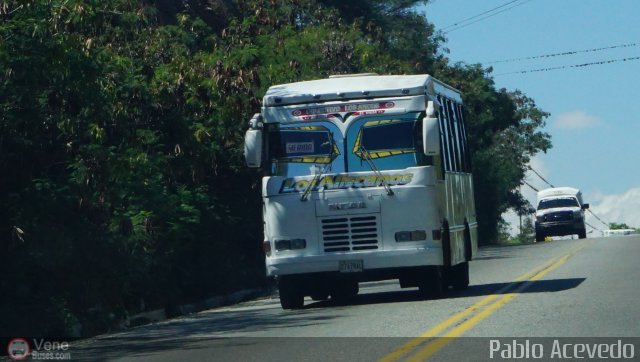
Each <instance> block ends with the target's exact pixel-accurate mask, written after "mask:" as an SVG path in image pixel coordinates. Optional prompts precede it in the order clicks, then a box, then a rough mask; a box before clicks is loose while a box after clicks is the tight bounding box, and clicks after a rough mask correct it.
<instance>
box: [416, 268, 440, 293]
mask: <svg viewBox="0 0 640 362" xmlns="http://www.w3.org/2000/svg"><path fill="white" fill-rule="evenodd" d="M443 269H444V268H443V267H442V266H439V265H436V266H430V267H426V268H424V270H423V271H422V272H421V275H420V279H419V282H418V291H419V292H420V295H421V296H422V297H423V298H426V299H438V298H442V296H444V292H445V289H446V285H445V280H444V275H443Z"/></svg>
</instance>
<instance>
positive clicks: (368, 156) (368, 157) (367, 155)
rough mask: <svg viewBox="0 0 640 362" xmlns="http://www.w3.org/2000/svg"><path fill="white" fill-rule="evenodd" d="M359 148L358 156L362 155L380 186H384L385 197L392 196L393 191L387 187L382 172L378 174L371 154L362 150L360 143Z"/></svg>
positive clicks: (362, 146)
mask: <svg viewBox="0 0 640 362" xmlns="http://www.w3.org/2000/svg"><path fill="white" fill-rule="evenodd" d="M359 148H360V154H362V158H364V160H365V161H367V164H369V168H371V171H373V173H374V174H375V175H376V177H377V178H379V179H380V182H381V183H382V186H384V189H385V190H387V195H389V196H393V190H391V186H389V184H388V183H387V181H386V180H385V179H384V175H383V174H382V172H380V170H379V169H378V167H376V165H375V163H373V158H371V154H370V153H369V151H367V149H366V148H364V145H363V144H362V143H360V147H359Z"/></svg>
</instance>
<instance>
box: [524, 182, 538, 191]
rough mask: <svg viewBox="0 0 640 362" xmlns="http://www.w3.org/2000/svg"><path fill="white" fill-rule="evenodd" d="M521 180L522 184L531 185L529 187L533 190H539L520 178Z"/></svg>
mask: <svg viewBox="0 0 640 362" xmlns="http://www.w3.org/2000/svg"><path fill="white" fill-rule="evenodd" d="M522 182H524V184H525V185H527V186H529V187H531V188H532V189H533V191H535V192H539V191H540V190H538V189H537V188H535V187H533V186H531V184H530V183H528V182H527V181H525V180H522Z"/></svg>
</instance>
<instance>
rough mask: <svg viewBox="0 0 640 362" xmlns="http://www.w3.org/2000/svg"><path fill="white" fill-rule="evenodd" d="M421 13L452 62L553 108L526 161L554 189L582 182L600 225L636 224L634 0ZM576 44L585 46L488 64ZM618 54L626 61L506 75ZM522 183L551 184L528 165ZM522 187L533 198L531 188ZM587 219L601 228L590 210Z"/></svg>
mask: <svg viewBox="0 0 640 362" xmlns="http://www.w3.org/2000/svg"><path fill="white" fill-rule="evenodd" d="M502 5H504V6H502ZM500 6H502V7H500ZM497 7H500V8H498V9H496V10H493V11H490V10H491V9H494V8H497ZM419 11H420V12H422V13H423V14H424V15H425V16H426V17H427V19H428V20H429V21H430V22H431V23H433V24H434V25H435V27H436V29H439V30H442V31H448V32H447V33H446V34H445V37H446V38H447V42H446V43H445V44H444V47H446V48H448V49H449V54H448V55H447V56H448V57H449V59H450V61H451V62H452V63H455V62H464V63H468V64H476V63H481V64H483V65H484V66H485V67H489V66H491V67H493V73H492V75H493V76H494V81H495V86H496V88H498V89H499V88H506V89H508V90H516V89H519V90H521V91H522V92H523V93H525V94H526V95H527V96H529V97H531V98H533V99H534V100H535V102H536V104H537V105H538V107H540V108H541V109H543V110H544V111H547V112H550V113H551V116H550V117H549V118H548V119H547V124H546V126H545V127H544V128H543V131H545V132H548V133H549V134H550V135H551V140H552V143H553V148H552V149H550V150H549V151H548V152H547V153H546V154H544V153H543V154H539V155H536V156H535V157H534V158H533V159H532V161H531V167H532V168H533V169H535V170H536V171H537V172H538V173H539V174H540V175H541V176H542V177H544V178H545V179H546V180H547V181H549V183H551V184H552V185H554V186H572V187H576V188H579V189H581V190H582V193H583V198H584V200H585V202H587V203H589V204H590V210H591V211H593V213H594V214H596V215H597V216H598V217H599V218H600V219H602V220H603V221H604V222H605V223H610V222H616V223H621V222H624V223H626V224H628V225H629V226H631V227H637V228H640V140H639V138H640V112H639V108H640V90H639V89H638V88H639V87H640V59H629V58H640V1H639V0H431V1H430V3H428V4H427V5H426V6H423V7H420V8H419ZM487 11H490V12H488V13H486V14H484V15H481V16H479V17H475V18H473V19H471V20H468V21H466V22H464V20H465V19H467V18H470V17H474V16H476V15H479V14H482V13H485V12H487ZM483 17H486V18H484V19H483ZM461 21H462V22H461ZM473 21H477V22H475V23H472V24H469V23H471V22H473ZM454 24H458V25H457V26H452V25H454ZM466 24H469V25H466ZM465 25H466V26H465ZM599 48H612V49H602V50H594V49H599ZM583 50H593V51H587V52H578V53H576V54H570V55H558V56H550V57H542V58H535V59H523V60H518V61H509V62H497V63H490V62H493V61H500V60H510V59H520V58H528V57H537V56H540V55H549V54H558V53H566V52H573V51H583ZM618 59H628V60H627V61H619V62H611V63H608V64H603V65H590V66H584V67H568V68H565V69H558V70H549V71H543V72H529V73H524V74H521V73H519V74H504V73H512V72H519V71H523V70H527V71H530V70H536V69H547V68H554V67H562V66H570V65H577V64H585V63H594V62H601V61H610V60H618ZM526 180H527V182H529V183H530V184H531V185H533V186H534V187H536V188H538V189H544V188H546V187H549V186H548V185H547V184H546V183H545V182H544V181H542V180H541V179H540V178H539V177H538V176H536V175H535V174H534V173H532V172H529V173H528V174H527V177H526ZM522 193H523V195H524V196H525V197H527V199H528V200H529V201H530V202H531V203H532V204H534V203H535V194H536V193H535V191H533V190H532V189H530V188H529V187H528V186H523V187H522ZM504 217H505V219H506V220H507V221H509V222H512V224H517V217H515V215H513V214H509V215H505V216H504ZM586 221H587V223H589V224H590V225H592V226H594V227H595V228H596V229H598V230H602V229H606V226H605V225H604V224H603V223H601V222H600V221H598V220H597V219H596V218H595V217H594V216H593V215H592V214H591V213H587V219H586ZM587 229H588V230H591V228H589V227H588V228H587ZM596 233H597V231H596ZM596 236H597V235H596Z"/></svg>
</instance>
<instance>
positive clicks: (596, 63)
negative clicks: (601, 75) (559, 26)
mask: <svg viewBox="0 0 640 362" xmlns="http://www.w3.org/2000/svg"><path fill="white" fill-rule="evenodd" d="M632 60H640V57H630V58H622V59H610V60H601V61H598V62H592V63H583V64H574V65H562V66H559V67H550V68H540V69H529V70H520V71H516V72H508V73H499V74H494V77H498V76H501V75H510V74H526V73H538V72H548V71H551V70H559V69H567V68H586V67H589V66H592V65H603V64H611V63H619V62H628V61H632Z"/></svg>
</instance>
